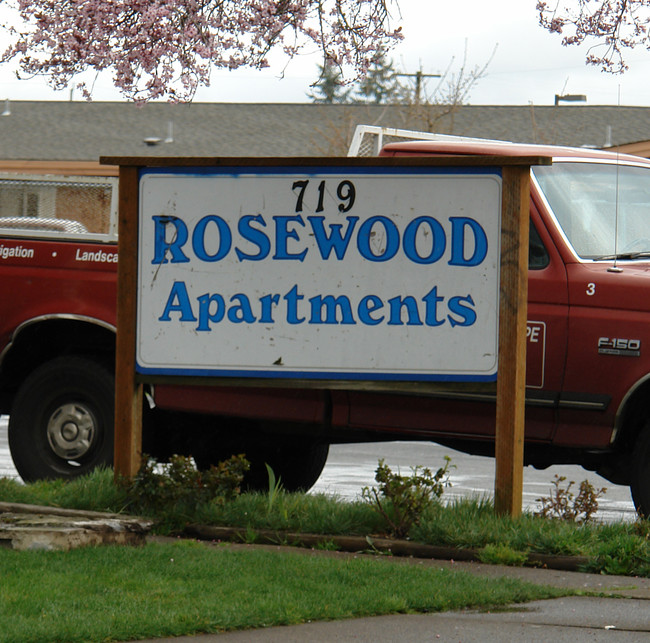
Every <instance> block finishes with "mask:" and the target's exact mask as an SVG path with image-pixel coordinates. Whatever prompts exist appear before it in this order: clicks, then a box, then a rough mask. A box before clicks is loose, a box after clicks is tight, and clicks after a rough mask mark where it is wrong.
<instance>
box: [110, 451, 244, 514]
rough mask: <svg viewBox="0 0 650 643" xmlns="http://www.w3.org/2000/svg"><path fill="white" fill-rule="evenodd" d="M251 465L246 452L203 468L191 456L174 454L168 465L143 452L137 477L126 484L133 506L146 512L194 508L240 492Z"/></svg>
mask: <svg viewBox="0 0 650 643" xmlns="http://www.w3.org/2000/svg"><path fill="white" fill-rule="evenodd" d="M249 468H250V464H249V463H248V461H247V460H246V459H245V458H244V456H243V455H236V456H232V457H231V458H230V459H229V460H226V461H225V462H220V463H219V464H218V465H216V466H214V465H213V466H211V467H210V469H208V470H206V471H199V470H198V469H197V468H196V466H195V465H194V461H193V460H192V459H191V458H188V457H185V456H181V455H174V456H172V457H171V458H170V461H169V463H168V464H159V463H158V462H157V460H156V459H155V458H151V457H150V456H147V455H143V457H142V465H141V466H140V470H139V471H138V473H137V475H136V476H135V478H134V479H133V480H132V481H130V480H127V481H125V482H124V483H123V485H124V486H125V488H126V491H127V495H128V498H129V502H130V504H131V506H132V508H133V509H135V510H136V511H139V512H143V513H160V512H162V513H166V512H169V511H173V510H178V509H185V510H188V511H193V510H195V509H196V507H197V506H198V505H200V504H203V503H216V504H224V503H225V502H226V501H228V500H232V499H233V498H234V497H236V496H237V495H239V493H240V489H241V483H242V480H243V478H244V474H245V473H246V471H248V469H249Z"/></svg>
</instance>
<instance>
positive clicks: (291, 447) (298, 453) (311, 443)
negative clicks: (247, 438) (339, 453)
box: [244, 437, 329, 491]
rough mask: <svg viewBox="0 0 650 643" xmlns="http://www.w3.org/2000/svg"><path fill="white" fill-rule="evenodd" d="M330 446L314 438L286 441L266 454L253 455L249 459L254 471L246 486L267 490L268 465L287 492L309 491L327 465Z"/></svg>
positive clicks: (254, 453)
mask: <svg viewBox="0 0 650 643" xmlns="http://www.w3.org/2000/svg"><path fill="white" fill-rule="evenodd" d="M328 453H329V444H323V443H322V442H318V441H315V440H313V439H298V438H296V437H293V438H289V439H286V440H284V441H282V442H280V443H279V444H277V445H274V446H273V447H271V448H270V449H268V450H266V451H264V452H259V453H256V452H254V451H253V452H251V453H250V454H247V456H246V457H247V459H248V460H249V461H250V463H251V469H250V472H249V473H248V475H247V476H246V478H245V479H244V484H245V486H246V488H247V489H250V490H255V491H267V490H268V488H269V476H268V471H267V469H266V466H265V465H266V464H268V465H269V466H270V467H271V469H273V473H274V474H275V478H276V480H279V481H280V483H281V484H282V487H283V489H286V490H287V491H309V490H310V489H311V488H312V487H313V486H314V485H315V484H316V481H317V480H318V478H319V477H320V474H321V473H322V471H323V468H324V467H325V463H326V462H327V455H328Z"/></svg>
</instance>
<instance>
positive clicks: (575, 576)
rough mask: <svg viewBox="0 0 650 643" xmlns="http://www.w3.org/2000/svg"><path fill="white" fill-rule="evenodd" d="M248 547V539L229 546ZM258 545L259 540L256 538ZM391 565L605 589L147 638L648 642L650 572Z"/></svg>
mask: <svg viewBox="0 0 650 643" xmlns="http://www.w3.org/2000/svg"><path fill="white" fill-rule="evenodd" d="M231 546H232V547H249V545H231ZM256 547H259V545H256ZM265 548H266V549H268V550H270V551H283V550H287V549H291V551H293V552H302V553H304V555H307V556H322V555H327V556H349V555H351V554H342V553H339V552H314V551H311V550H300V549H295V548H285V547H279V546H265ZM382 560H388V561H389V562H390V564H396V565H419V566H426V567H437V568H448V569H449V568H451V569H458V570H462V571H465V572H469V573H472V574H479V575H482V576H485V578H486V580H489V579H490V578H495V577H499V576H508V577H510V578H518V579H520V580H524V581H528V582H531V583H537V584H540V585H552V586H554V587H566V588H570V589H576V590H581V591H585V592H590V593H598V594H603V595H604V596H598V597H592V596H584V597H583V596H579V597H574V596H572V597H566V598H559V599H554V600H549V601H535V602H532V603H525V604H522V605H514V606H511V608H505V609H503V610H501V611H498V612H487V613H486V612H476V611H462V612H442V613H435V614H398V615H391V616H376V617H372V618H359V619H350V620H345V621H335V622H318V623H306V624H302V625H293V626H288V627H271V628H267V629H261V630H247V631H240V632H227V633H224V634H204V635H198V636H191V637H180V638H171V639H156V640H155V641H153V640H150V641H145V642H144V643H190V642H191V643H330V642H339V641H340V642H343V641H345V642H347V641H354V642H355V643H393V642H400V643H401V642H404V643H420V642H422V643H424V642H434V641H449V642H451V641H453V642H459V641H460V642H462V643H491V642H494V643H508V642H510V641H512V642H513V643H515V642H516V643H522V642H525V643H528V642H530V643H538V642H539V643H542V642H543V643H549V642H553V643H556V642H557V643H562V642H564V641H566V642H567V643H568V642H570V643H581V642H582V641H585V642H586V641H589V642H594V641H595V642H600V641H607V642H610V643H611V642H615V643H619V642H622V643H628V642H629V643H632V642H634V643H638V642H639V641H645V640H649V641H650V579H649V578H631V577H627V576H602V575H600V574H583V573H579V572H564V571H557V570H549V569H535V568H522V567H505V566H502V565H484V564H481V563H465V562H452V561H441V560H423V559H413V558H410V559H409V558H391V559H386V558H385V557H382Z"/></svg>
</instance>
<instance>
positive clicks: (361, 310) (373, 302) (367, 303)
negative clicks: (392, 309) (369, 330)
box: [357, 295, 384, 326]
mask: <svg viewBox="0 0 650 643" xmlns="http://www.w3.org/2000/svg"><path fill="white" fill-rule="evenodd" d="M383 307H384V302H383V301H382V300H381V299H380V298H379V297H377V295H368V296H367V297H364V298H363V299H362V300H361V301H360V302H359V306H358V308H357V313H358V315H359V321H361V323H362V324H366V325H367V326H376V325H377V324H381V322H383V321H384V316H383V315H382V316H381V317H379V318H375V317H373V316H372V313H374V312H375V311H376V310H379V309H380V308H383Z"/></svg>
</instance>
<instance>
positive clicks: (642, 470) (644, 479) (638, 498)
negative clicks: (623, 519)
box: [630, 422, 650, 518]
mask: <svg viewBox="0 0 650 643" xmlns="http://www.w3.org/2000/svg"><path fill="white" fill-rule="evenodd" d="M630 490H631V491H632V500H633V501H634V506H635V507H636V510H637V513H638V514H639V516H641V517H643V518H650V422H648V423H646V425H645V427H644V428H643V429H642V431H641V433H640V434H639V437H638V438H637V441H636V445H635V447H634V454H633V456H632V483H631V484H630Z"/></svg>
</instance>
